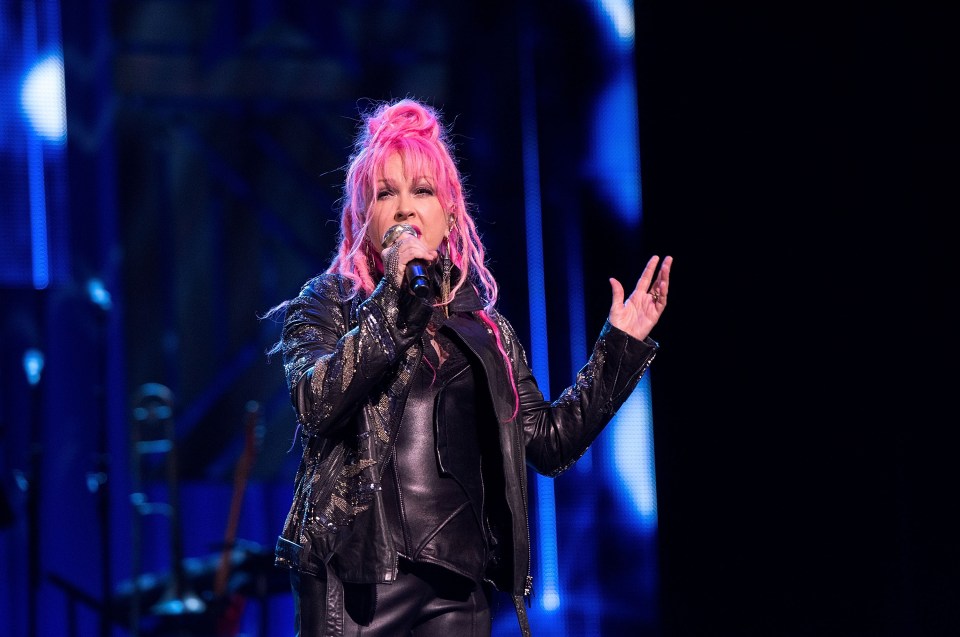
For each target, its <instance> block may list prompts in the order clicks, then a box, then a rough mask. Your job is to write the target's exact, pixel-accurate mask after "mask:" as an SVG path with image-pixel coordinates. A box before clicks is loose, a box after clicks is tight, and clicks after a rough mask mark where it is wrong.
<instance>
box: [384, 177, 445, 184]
mask: <svg viewBox="0 0 960 637" xmlns="http://www.w3.org/2000/svg"><path fill="white" fill-rule="evenodd" d="M421 181H425V182H427V183H428V184H431V185H433V183H434V182H435V181H436V180H434V179H432V178H431V177H428V176H427V175H420V176H418V177H414V178H413V179H411V180H410V183H412V184H416V183H419V182H421ZM377 183H378V184H386V185H388V186H392V185H393V184H394V180H393V179H388V178H386V177H381V178H379V179H377Z"/></svg>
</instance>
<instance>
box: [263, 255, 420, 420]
mask: <svg viewBox="0 0 960 637" xmlns="http://www.w3.org/2000/svg"><path fill="white" fill-rule="evenodd" d="M352 306H354V303H353V302H352V301H351V299H350V298H349V295H348V294H347V293H346V291H345V285H344V280H343V279H342V277H339V276H337V275H332V274H324V275H321V276H319V277H316V278H315V279H313V280H312V281H310V282H308V283H307V284H306V285H304V287H303V289H302V290H301V292H300V294H299V296H297V298H295V299H293V300H292V301H291V302H290V304H289V305H288V307H287V310H286V313H285V316H284V323H283V332H282V340H281V345H282V349H283V362H284V372H285V374H286V378H287V385H288V387H289V389H290V397H291V400H292V402H293V406H294V409H295V411H296V415H297V420H298V421H299V423H300V425H301V426H302V428H303V433H304V434H306V435H308V436H324V435H329V434H331V433H334V432H335V431H336V430H337V428H338V427H340V426H342V425H343V424H344V423H346V422H348V421H349V418H350V416H351V415H353V414H354V413H355V411H356V410H357V409H359V408H360V407H361V406H362V405H363V404H364V403H366V402H369V401H370V399H371V396H374V395H375V394H376V393H377V391H378V390H377V385H378V384H380V383H383V382H384V378H385V377H386V376H387V375H388V372H389V371H390V370H391V369H394V368H395V366H396V365H397V364H398V362H399V361H400V359H401V357H402V356H403V355H404V354H405V353H406V352H407V350H408V349H409V348H410V347H411V345H413V344H414V343H417V342H419V339H420V335H421V334H422V332H423V330H424V329H425V328H426V325H427V323H428V321H429V319H430V314H431V307H430V305H428V304H427V303H424V302H423V301H421V300H420V299H418V298H417V297H415V296H413V295H412V294H407V293H404V292H402V291H401V290H398V289H397V288H396V287H394V286H393V285H390V284H389V283H388V281H387V279H383V280H382V281H381V282H380V284H379V285H378V286H377V287H376V289H374V291H373V293H372V294H371V295H370V296H369V297H368V298H367V299H365V300H363V301H362V302H359V303H357V304H355V308H356V311H355V313H354V312H353V311H352V310H351V307H352ZM352 314H355V316H352Z"/></svg>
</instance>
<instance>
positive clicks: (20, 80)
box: [0, 1, 67, 289]
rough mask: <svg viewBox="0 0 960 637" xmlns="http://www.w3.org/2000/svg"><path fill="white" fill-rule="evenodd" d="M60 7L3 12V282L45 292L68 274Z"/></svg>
mask: <svg viewBox="0 0 960 637" xmlns="http://www.w3.org/2000/svg"><path fill="white" fill-rule="evenodd" d="M58 11H59V5H58V3H56V2H52V1H51V2H22V3H16V4H15V5H10V6H8V5H4V10H3V12H2V13H0V33H2V38H0V47H2V48H0V193H2V194H0V197H2V205H0V233H2V239H0V285H7V286H15V287H28V286H29V287H33V288H36V289H44V288H46V287H47V286H48V285H49V284H50V283H51V280H52V279H54V278H61V275H62V274H63V272H65V262H66V254H65V250H63V249H62V246H61V245H60V244H61V241H60V240H58V239H61V240H62V237H63V235H64V233H63V232H60V233H59V235H58V236H57V237H51V228H52V227H53V226H54V225H55V224H52V223H51V218H56V219H58V220H60V219H62V218H63V217H64V215H65V211H64V210H63V202H64V201H65V189H66V165H65V159H64V157H65V149H64V145H65V142H66V134H67V124H66V102H65V96H64V73H63V56H62V53H61V48H60V27H59V13H58Z"/></svg>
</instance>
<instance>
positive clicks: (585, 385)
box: [512, 321, 659, 476]
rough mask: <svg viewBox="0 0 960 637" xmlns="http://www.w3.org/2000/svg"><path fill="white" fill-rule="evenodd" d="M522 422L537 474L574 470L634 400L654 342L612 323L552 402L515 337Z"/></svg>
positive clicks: (527, 449)
mask: <svg viewBox="0 0 960 637" xmlns="http://www.w3.org/2000/svg"><path fill="white" fill-rule="evenodd" d="M512 340H513V343H514V347H515V348H516V349H517V350H518V355H515V356H514V357H513V358H514V364H515V365H516V370H515V373H516V379H517V390H518V394H519V399H520V407H519V412H518V415H517V418H518V419H519V420H520V424H521V426H522V427H523V434H524V445H525V448H526V454H527V463H528V464H529V465H530V466H532V467H533V468H534V469H535V470H536V471H537V472H538V473H541V474H544V475H548V476H557V475H560V474H561V473H563V472H564V471H566V470H567V469H569V468H570V467H571V466H572V465H573V464H574V463H575V462H576V461H577V460H579V459H580V457H581V456H582V455H583V454H584V453H586V451H587V449H588V448H589V447H590V445H591V444H592V443H593V441H594V440H595V439H596V437H597V436H598V435H599V434H600V432H601V431H602V430H603V428H604V427H605V426H606V425H607V423H609V422H610V420H611V419H612V418H613V416H614V414H616V412H617V410H618V409H619V408H620V406H621V405H623V403H624V402H625V401H626V400H627V398H629V397H630V394H631V393H633V390H634V389H635V388H636V386H637V383H639V382H640V378H641V377H642V376H643V374H644V372H646V370H647V368H648V367H649V366H650V363H651V362H653V359H654V357H655V356H656V353H657V350H658V349H659V345H658V344H657V342H656V341H654V340H653V339H651V338H649V337H648V338H646V339H644V340H642V341H641V340H637V339H635V338H633V337H632V336H630V335H628V334H627V333H626V332H623V331H622V330H620V329H618V328H616V327H614V326H613V325H611V324H610V322H609V321H608V322H607V323H606V324H605V325H604V326H603V329H602V331H601V333H600V337H599V338H598V339H597V342H596V343H595V344H594V346H593V352H592V353H591V355H590V359H589V360H588V361H587V364H586V365H584V366H583V367H582V368H581V369H580V371H579V372H578V373H577V377H576V380H575V382H574V384H573V385H571V386H570V387H567V388H566V389H565V390H564V391H563V392H562V393H561V394H560V396H559V397H558V398H557V399H556V400H554V401H553V402H548V401H546V400H544V398H543V394H542V392H541V391H540V389H539V387H538V386H537V381H536V379H535V378H534V377H533V374H532V373H531V371H530V367H529V366H528V365H527V360H526V355H525V354H524V353H523V351H522V349H520V346H519V344H518V341H516V338H515V335H513V338H512Z"/></svg>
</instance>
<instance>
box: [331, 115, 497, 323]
mask: <svg viewBox="0 0 960 637" xmlns="http://www.w3.org/2000/svg"><path fill="white" fill-rule="evenodd" d="M450 149H451V144H450V142H449V137H448V133H447V130H446V128H445V127H444V126H443V124H442V123H441V122H440V118H439V114H438V113H437V111H435V110H434V109H432V108H431V107H429V106H426V105H424V104H421V103H420V102H417V101H415V100H412V99H402V100H399V101H397V102H393V103H390V102H383V103H380V104H379V105H378V106H377V107H376V108H375V109H374V110H373V112H372V113H368V114H366V115H364V116H363V126H362V127H361V129H360V132H359V134H358V135H357V138H356V140H355V142H354V148H353V154H352V155H351V156H350V162H349V166H348V168H347V178H346V182H345V184H344V191H343V198H342V201H343V208H342V212H341V217H340V237H339V245H338V246H337V254H336V256H334V258H333V261H331V263H330V266H329V267H328V268H327V272H330V273H336V274H340V275H342V276H344V277H346V278H347V279H349V280H350V281H351V283H352V285H353V290H354V292H356V291H357V290H358V289H359V290H363V291H364V292H365V293H367V294H369V293H370V292H372V291H373V288H374V286H375V283H374V276H375V275H376V274H378V273H379V272H371V268H370V265H371V263H372V264H373V265H374V267H375V268H377V270H378V271H379V270H380V269H381V268H382V265H381V263H380V246H378V245H376V246H374V245H371V243H370V241H369V239H368V237H367V231H368V227H369V225H370V215H369V214H368V213H369V211H370V207H371V206H372V205H373V202H374V193H375V192H376V182H377V179H378V177H379V176H380V175H382V173H383V167H384V165H385V164H386V162H387V159H388V158H389V157H390V156H391V155H393V153H400V155H401V156H402V157H403V161H404V165H405V167H406V169H407V170H409V171H411V173H415V174H422V175H431V176H432V177H433V179H434V181H435V183H436V184H437V197H438V198H439V200H440V204H441V205H442V206H443V209H444V210H445V211H446V212H447V214H449V215H450V216H452V217H453V225H452V227H451V229H450V236H449V237H448V239H447V240H446V241H445V242H444V245H442V246H441V247H440V249H441V251H444V252H446V253H447V254H446V256H447V257H448V258H449V259H450V260H451V261H452V262H453V264H454V265H455V266H457V268H459V269H460V277H459V279H458V280H457V281H456V283H455V284H454V286H453V289H452V290H451V292H455V291H456V290H459V289H460V288H461V287H462V286H463V285H464V283H466V281H467V279H468V277H469V275H470V272H471V271H472V272H474V273H475V274H476V279H477V282H478V284H479V288H480V289H479V291H480V295H481V298H482V299H483V302H484V307H485V308H486V309H488V310H489V309H491V308H492V307H493V305H494V304H495V303H496V301H497V295H498V293H499V289H498V287H497V282H496V281H495V280H494V278H493V274H491V273H490V270H489V269H487V266H486V264H485V263H484V261H485V258H486V257H485V252H484V249H483V243H482V242H481V241H480V236H479V234H478V233H477V227H476V224H475V223H474V221H473V218H472V217H471V216H470V215H469V214H468V213H467V203H466V200H465V197H464V192H463V185H462V183H463V180H462V177H461V175H460V171H459V170H458V169H457V165H456V162H455V160H454V158H453V155H452V153H451V150H450ZM451 296H453V295H452V294H451Z"/></svg>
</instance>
